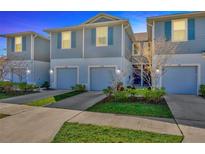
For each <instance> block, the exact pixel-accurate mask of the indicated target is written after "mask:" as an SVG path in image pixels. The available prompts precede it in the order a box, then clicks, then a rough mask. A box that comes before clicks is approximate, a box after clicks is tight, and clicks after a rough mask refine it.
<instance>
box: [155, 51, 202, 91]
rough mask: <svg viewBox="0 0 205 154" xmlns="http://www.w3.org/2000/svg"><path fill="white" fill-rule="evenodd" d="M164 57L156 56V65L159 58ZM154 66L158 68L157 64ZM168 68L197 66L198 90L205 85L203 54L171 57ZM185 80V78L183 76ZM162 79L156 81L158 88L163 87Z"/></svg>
mask: <svg viewBox="0 0 205 154" xmlns="http://www.w3.org/2000/svg"><path fill="white" fill-rule="evenodd" d="M162 57H163V56H154V61H153V62H155V63H156V61H157V60H156V59H157V58H162ZM155 63H154V64H153V66H156V64H155ZM166 65H167V66H197V67H198V71H197V79H198V89H199V86H200V85H201V84H205V57H203V56H202V54H177V55H174V56H171V57H170V58H169V59H168V61H167V63H166ZM182 78H184V76H182ZM161 82H162V78H159V81H156V82H155V83H156V86H158V87H161V85H162V83H161ZM173 84H174V83H173Z"/></svg>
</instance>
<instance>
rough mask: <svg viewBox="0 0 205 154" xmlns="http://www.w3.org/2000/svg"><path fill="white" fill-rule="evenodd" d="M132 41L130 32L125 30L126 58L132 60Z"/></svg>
mask: <svg viewBox="0 0 205 154" xmlns="http://www.w3.org/2000/svg"><path fill="white" fill-rule="evenodd" d="M132 43H133V42H132V41H131V39H130V38H129V36H128V34H127V33H126V32H125V58H127V59H128V60H131V57H132Z"/></svg>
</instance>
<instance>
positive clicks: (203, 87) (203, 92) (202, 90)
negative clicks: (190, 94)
mask: <svg viewBox="0 0 205 154" xmlns="http://www.w3.org/2000/svg"><path fill="white" fill-rule="evenodd" d="M199 92H200V94H201V96H203V97H205V85H200V89H199Z"/></svg>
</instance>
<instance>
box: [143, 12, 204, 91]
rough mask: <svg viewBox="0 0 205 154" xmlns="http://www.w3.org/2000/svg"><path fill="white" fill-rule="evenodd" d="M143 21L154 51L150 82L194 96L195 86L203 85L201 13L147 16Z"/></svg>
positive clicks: (197, 89)
mask: <svg viewBox="0 0 205 154" xmlns="http://www.w3.org/2000/svg"><path fill="white" fill-rule="evenodd" d="M147 21H148V34H149V39H150V40H151V41H152V45H153V52H154V53H155V55H154V56H153V67H155V68H157V69H156V71H157V73H158V76H159V78H158V79H157V78H156V81H153V83H155V84H156V85H157V86H159V87H164V88H166V91H167V92H168V93H170V94H195V95H197V94H198V91H199V86H200V85H201V84H205V55H204V53H205V30H204V29H205V12H192V13H186V14H175V15H167V16H157V17H150V18H148V20H147ZM159 42H160V43H159ZM159 44H160V45H159ZM160 60H161V63H160ZM163 61H164V62H163Z"/></svg>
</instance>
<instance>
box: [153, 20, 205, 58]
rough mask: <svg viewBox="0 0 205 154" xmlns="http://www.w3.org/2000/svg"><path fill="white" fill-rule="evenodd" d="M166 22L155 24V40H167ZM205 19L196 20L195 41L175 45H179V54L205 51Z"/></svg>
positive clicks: (177, 51) (177, 50)
mask: <svg viewBox="0 0 205 154" xmlns="http://www.w3.org/2000/svg"><path fill="white" fill-rule="evenodd" d="M164 23H165V22H156V23H155V40H157V39H163V38H165V37H164V36H165V34H164V25H165V24H164ZM204 27H205V17H197V18H195V40H188V41H186V42H181V43H174V42H173V44H176V45H177V49H176V53H177V54H191V53H201V52H202V51H204V50H205V43H204V40H205V31H204Z"/></svg>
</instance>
